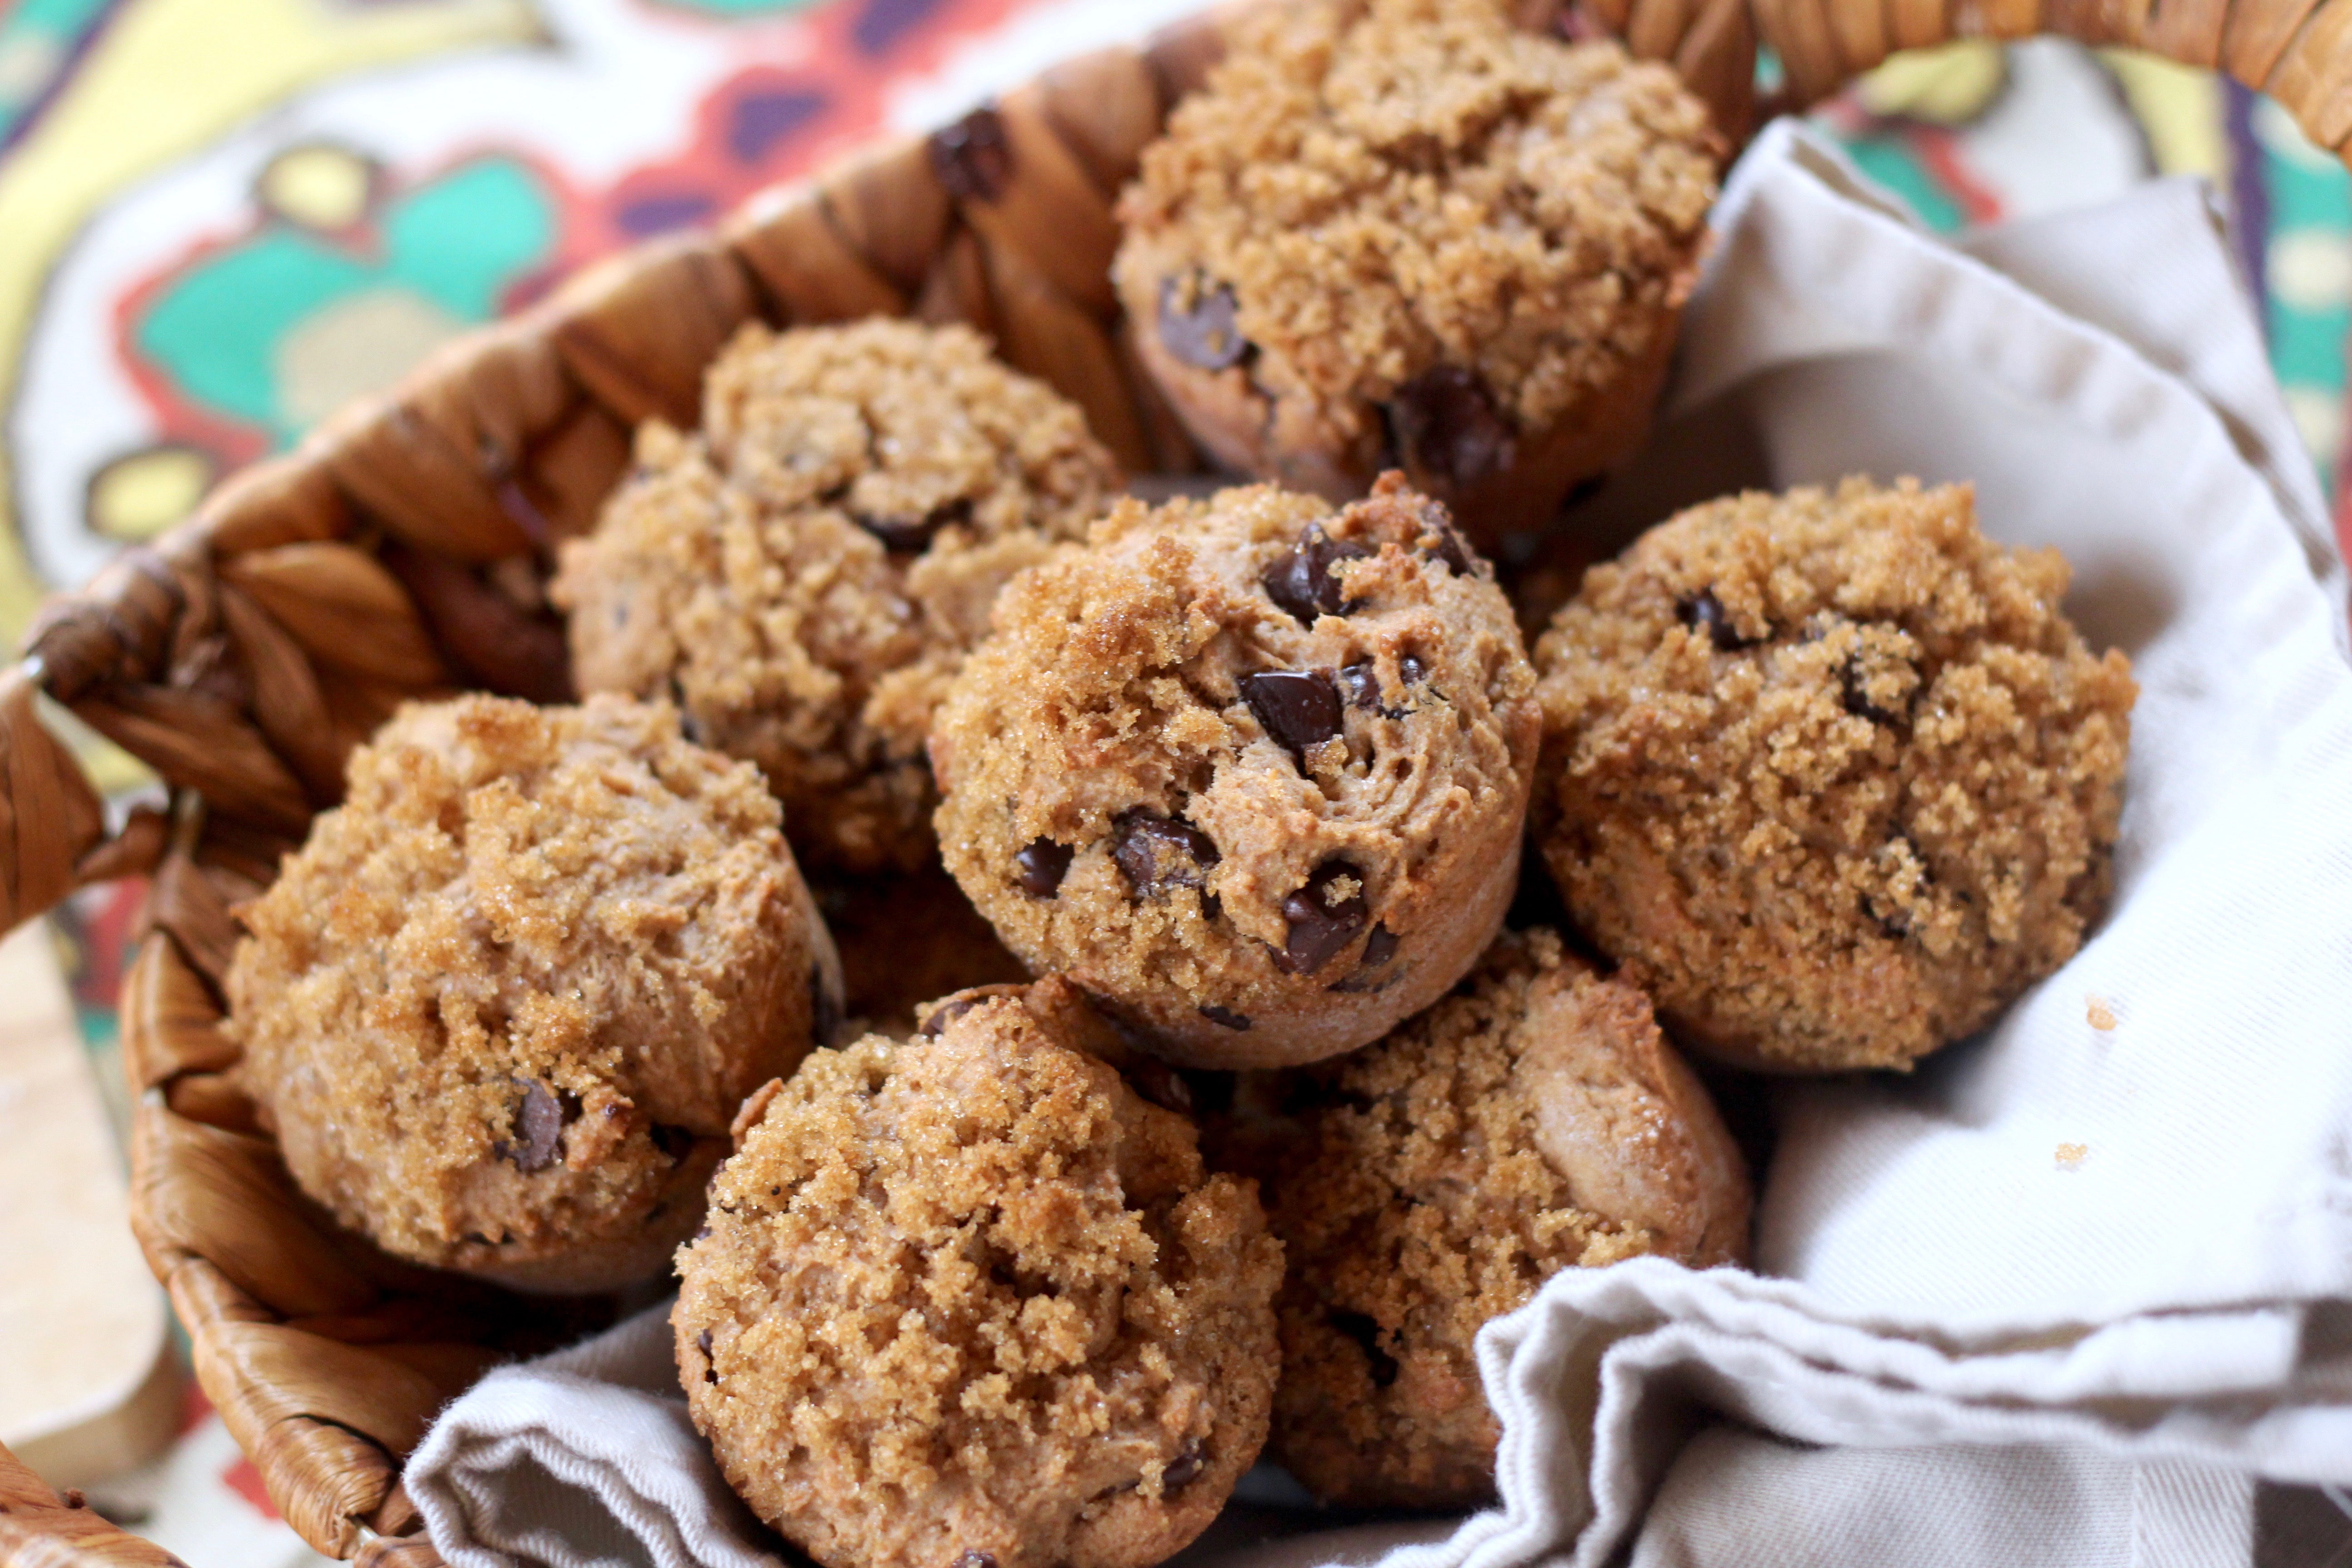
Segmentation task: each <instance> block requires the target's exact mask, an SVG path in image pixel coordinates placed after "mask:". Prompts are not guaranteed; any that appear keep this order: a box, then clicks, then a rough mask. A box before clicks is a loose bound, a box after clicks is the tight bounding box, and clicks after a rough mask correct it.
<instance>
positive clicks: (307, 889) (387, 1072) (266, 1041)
mask: <svg viewBox="0 0 2352 1568" xmlns="http://www.w3.org/2000/svg"><path fill="white" fill-rule="evenodd" d="M348 773H349V791H348V794H347V795H346V798H345V800H344V803H343V805H341V806H340V807H338V808H337V809H335V810H333V811H330V812H327V813H325V814H323V815H321V816H320V817H319V818H318V820H317V821H316V822H315V823H314V824H313V825H312V828H311V833H310V838H309V840H308V842H306V843H305V844H304V846H303V847H302V848H301V849H300V850H299V852H297V853H296V854H294V855H292V856H290V857H289V858H288V859H287V861H286V863H285V866H284V868H283V869H282V870H281V872H280V873H279V875H278V879H277V881H276V882H275V883H273V884H272V885H271V887H270V889H269V890H268V892H267V893H265V894H263V895H262V896H261V897H260V898H259V899H257V900H255V901H254V902H253V903H252V904H251V905H249V906H247V908H246V909H245V910H244V911H243V918H244V921H245V923H246V925H247V929H248V930H249V931H250V932H251V935H250V936H249V937H248V938H247V940H246V941H244V942H241V943H239V945H238V947H237V950H236V957H235V959H234V961H233V962H232V963H231V965H230V970H229V974H228V982H227V988H228V994H229V1005H230V1017H229V1022H228V1025H227V1027H228V1029H229V1031H230V1033H231V1034H232V1035H233V1036H235V1037H236V1038H237V1039H239V1040H240V1041H242V1042H243V1044H244V1046H245V1070H246V1072H247V1077H248V1079H249V1080H250V1081H251V1083H252V1085H253V1087H254V1089H255V1090H256V1093H257V1099H258V1100H259V1102H260V1103H261V1105H262V1106H263V1107H264V1109H265V1112H266V1113H267V1114H268V1115H269V1116H270V1117H271V1118H272V1120H273V1121H275V1123H276V1125H277V1130H278V1133H279V1136H280V1140H281V1142H282V1143H283V1145H284V1147H285V1149H286V1152H287V1156H288V1160H289V1164H290V1165H291V1166H292V1167H293V1169H294V1171H295V1173H296V1175H297V1176H298V1177H299V1178H300V1180H301V1182H302V1184H303V1186H304V1188H305V1189H306V1190H307V1191H309V1192H310V1193H311V1194H312V1195H313V1196H314V1197H316V1198H318V1199H319V1200H320V1201H321V1202H322V1203H325V1204H326V1205H328V1206H330V1207H331V1208H332V1209H333V1210H334V1211H335V1214H336V1215H337V1217H338V1218H340V1219H341V1220H342V1221H343V1223H344V1224H346V1225H349V1226H353V1227H355V1228H359V1229H362V1230H364V1231H366V1232H368V1233H369V1234H370V1235H372V1236H373V1237H374V1238H375V1239H376V1240H377V1241H378V1242H379V1243H380V1244H381V1245H383V1246H384V1247H387V1248H388V1249H390V1250H392V1251H394V1252H396V1253H399V1254H401V1255H403V1256H406V1257H410V1258H417V1259H420V1260H422V1261H426V1262H434V1263H481V1262H489V1261H494V1260H496V1259H495V1258H494V1257H493V1254H494V1253H495V1254H497V1256H499V1257H506V1256H511V1255H513V1254H515V1253H518V1252H529V1253H534V1254H537V1253H554V1252H560V1251H561V1250H562V1248H563V1247H566V1246H567V1245H569V1244H571V1243H572V1242H578V1241H586V1240H589V1239H592V1238H593V1237H598V1236H602V1235H605V1234H607V1233H610V1232H612V1231H613V1229H614V1226H625V1225H626V1224H629V1223H634V1221H635V1219H636V1218H637V1217H639V1215H640V1211H643V1210H645V1209H646V1207H647V1206H648V1205H652V1204H654V1203H656V1202H657V1201H659V1196H658V1194H659V1193H660V1190H661V1189H662V1187H663V1186H664V1185H665V1184H666V1183H667V1179H668V1177H669V1175H670V1174H671V1173H672V1172H673V1170H674V1168H675V1167H676V1166H677V1163H678V1160H679V1158H680V1157H681V1155H682V1152H683V1150H684V1148H685V1147H686V1146H687V1145H690V1144H691V1143H692V1142H694V1141H695V1140H696V1139H698V1138H701V1139H715V1138H719V1137H722V1136H724V1134H725V1132H726V1130H727V1127H728V1124H729V1122H730V1120H731V1119H732V1118H733V1116H734V1114H735V1110H736V1107H737V1106H738V1105H739V1104H740V1101H741V1100H742V1098H743V1096H744V1095H745V1094H747V1093H749V1092H750V1091H751V1089H752V1088H753V1087H755V1086H756V1085H757V1084H759V1083H760V1082H761V1081H762V1080H763V1079H766V1078H769V1077H771V1076H772V1075H774V1074H775V1073H776V1072H778V1071H781V1070H788V1069H789V1068H791V1066H792V1065H793V1063H794V1062H796V1061H798V1060H799V1058H800V1055H801V1053H802V1052H803V1051H805V1050H806V1049H807V1048H808V1034H809V1026H810V1022H811V1018H812V1015H813V1013H814V1010H815V1004H814V992H815V991H816V990H817V989H819V988H820V987H821V984H824V983H829V982H824V980H823V977H819V976H816V975H815V971H816V970H818V969H819V968H821V967H823V965H824V963H830V951H829V947H826V946H825V944H824V938H823V933H822V931H821V928H818V927H816V925H815V917H814V909H813V906H811V905H810V903H809V901H808V898H807V893H806V890H805V889H803V887H802V886H801V883H800V879H799V874H798V872H797V870H796V869H795V868H794V866H793V860H792V856H791V852H790V851H789V850H788V849H786V847H784V842H783V838H782V835H781V834H780V833H779V832H778V830H777V818H778V815H779V813H778V810H777V806H776V803H775V801H774V800H773V798H772V797H771V796H770V795H769V794H768V792H767V790H766V789H765V788H764V787H763V786H762V784H761V780H760V776H759V774H758V773H757V772H756V771H754V770H753V769H751V767H749V766H748V765H746V764H743V763H736V762H732V761H730V760H729V759H727V758H725V757H721V756H719V755H718V754H717V753H716V752H709V751H706V750H705V749H703V748H702V747H699V746H696V745H693V744H690V743H689V742H688V741H687V740H686V739H685V738H684V737H683V736H682V735H681V734H680V733H679V731H678V725H677V715H676V714H675V713H674V712H673V711H672V710H669V709H668V708H667V707H664V706H658V705H647V704H644V703H639V702H635V701H632V700H626V699H623V698H617V697H597V698H592V699H590V700H588V701H587V702H586V703H585V704H584V705H583V706H580V707H576V708H537V707H533V706H532V705H530V704H529V703H526V702H520V701H515V700H508V699H502V698H493V697H478V696H477V697H462V698H458V699H456V700H450V701H446V702H436V703H412V704H409V705H408V706H406V707H404V708H403V709H402V710H400V711H399V713H398V714H396V715H395V716H394V718H393V720H392V721H391V722H389V723H388V724H386V725H385V726H384V728H383V730H382V731H380V732H379V733H378V734H377V736H376V737H375V739H374V740H373V742H370V743H369V744H368V745H366V746H363V747H362V748H360V749H359V750H358V751H356V752H353V753H352V759H351V763H350V766H349V770H348ZM820 949H823V951H824V959H823V960H822V962H821V961H820V958H819V952H820ZM501 1248H503V1250H502V1251H501V1250H500V1249H501Z"/></svg>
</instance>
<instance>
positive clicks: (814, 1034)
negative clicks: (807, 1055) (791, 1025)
mask: <svg viewBox="0 0 2352 1568" xmlns="http://www.w3.org/2000/svg"><path fill="white" fill-rule="evenodd" d="M808 984H809V1037H810V1038H811V1039H813V1040H814V1041H815V1042H816V1043H817V1044H818V1045H820V1046H829V1045H831V1044H833V1037H834V1034H835V1031H837V1030H838V1029H839V1028H840V1027H841V998H840V997H838V996H835V994H833V987H832V986H830V985H827V984H825V983H824V964H822V963H811V964H810V965H809V982H808Z"/></svg>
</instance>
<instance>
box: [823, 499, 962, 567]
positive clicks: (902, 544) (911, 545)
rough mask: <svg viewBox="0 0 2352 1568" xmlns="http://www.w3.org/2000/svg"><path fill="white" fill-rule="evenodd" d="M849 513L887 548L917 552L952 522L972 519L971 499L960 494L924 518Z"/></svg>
mask: <svg viewBox="0 0 2352 1568" xmlns="http://www.w3.org/2000/svg"><path fill="white" fill-rule="evenodd" d="M849 515H850V516H851V517H853V518H855V519H856V521H857V526H858V527H860V528H862V529H864V530H865V531H866V532H868V533H870V534H872V535H873V536H874V537H875V538H877V539H878V540H880V541H881V542H882V545H883V548H884V549H886V550H895V551H898V552H899V553H901V554H906V555H913V554H917V553H919V552H921V551H923V550H925V549H928V548H929V545H930V542H931V535H933V534H935V533H937V532H938V531H940V530H941V529H943V528H945V527H946V526H947V525H948V524H950V523H951V522H969V521H971V500H970V498H968V497H963V496H959V497H957V498H956V499H955V500H950V501H941V502H940V504H939V505H937V506H935V507H933V508H931V510H929V511H927V512H925V513H924V514H923V515H922V516H920V517H911V518H910V517H868V516H866V514H865V513H864V512H862V511H854V512H851V513H850V514H849Z"/></svg>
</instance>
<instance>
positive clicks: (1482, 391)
mask: <svg viewBox="0 0 2352 1568" xmlns="http://www.w3.org/2000/svg"><path fill="white" fill-rule="evenodd" d="M1389 421H1390V424H1391V426H1393V427H1394V429H1395V431H1396V437H1397V444H1398V447H1399V449H1400V450H1401V451H1402V453H1403V454H1404V458H1405V461H1406V463H1407V464H1409V465H1411V466H1412V467H1413V468H1419V469H1421V470H1423V472H1425V473H1429V474H1433V475H1435V476H1436V477H1437V478H1439V479H1444V481H1446V482H1447V483H1448V484H1451V485H1454V486H1455V487H1465V486H1469V485H1475V484H1476V483H1477V482H1478V481H1479V480H1481V479H1486V478H1488V477H1490V476H1492V475H1495V474H1499V473H1501V472H1502V471H1503V470H1504V469H1506V468H1509V467H1510V466H1511V461H1512V459H1513V458H1516V457H1517V455H1518V442H1517V438H1516V437H1514V436H1513V435H1512V432H1511V426H1510V422H1509V421H1508V420H1507V419H1505V418H1504V417H1503V415H1502V412H1501V411H1500V410H1499V409H1497V408H1496V406H1495V397H1494V395H1493V394H1492V393H1490V392H1488V391H1487V390H1486V383H1484V382H1482V381H1480V380H1479V379H1478V377H1477V374H1476V373H1475V372H1473V371H1469V370H1465V369H1464V368H1463V367H1462V366H1460V365H1454V364H1441V365H1435V366H1433V367H1432V368H1430V369H1428V370H1425V371H1423V372H1422V373H1421V374H1419V375H1416V376H1414V377H1413V378H1412V380H1411V381H1408V382H1406V383H1405V384H1403V385H1402V386H1400V387H1398V388H1397V395H1396V400H1395V401H1394V402H1392V403H1391V404H1390V405H1389Z"/></svg>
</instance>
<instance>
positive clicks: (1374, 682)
mask: <svg viewBox="0 0 2352 1568" xmlns="http://www.w3.org/2000/svg"><path fill="white" fill-rule="evenodd" d="M1397 678H1398V679H1400V680H1402V682H1403V683H1404V684H1405V685H1406V686H1408V687H1412V686H1419V685H1421V684H1422V683H1423V682H1424V681H1426V680H1427V679H1429V668H1428V667H1427V666H1426V665H1424V664H1423V663H1422V662H1421V660H1419V659H1417V658H1413V657H1412V655H1411V654H1406V655H1405V656H1404V657H1403V658H1400V659H1398V660H1397ZM1339 685H1340V686H1341V688H1342V689H1345V690H1346V692H1347V694H1348V701H1349V705H1350V706H1351V707H1355V708H1360V709H1361V710H1364V711H1365V712H1367V713H1377V714H1379V715H1380V716H1381V718H1383V719H1402V718H1403V717H1404V716H1405V715H1406V714H1408V713H1410V712H1412V709H1410V708H1390V707H1385V706H1383V705H1382V704H1381V676H1380V669H1379V668H1378V667H1377V666H1375V665H1374V664H1373V663H1372V661H1371V660H1370V659H1369V658H1366V659H1359V660H1358V661H1357V662H1356V663H1354V664H1351V665H1349V666H1348V667H1347V668H1344V669H1342V670H1340V671H1339Z"/></svg>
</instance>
